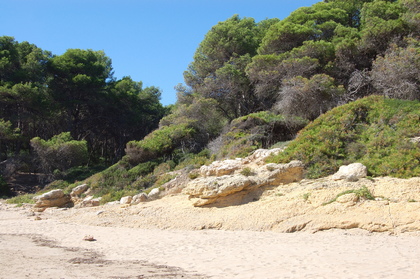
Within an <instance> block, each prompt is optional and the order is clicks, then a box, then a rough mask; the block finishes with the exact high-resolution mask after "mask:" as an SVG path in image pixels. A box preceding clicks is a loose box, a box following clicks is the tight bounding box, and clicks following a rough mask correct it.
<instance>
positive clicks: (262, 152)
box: [243, 148, 283, 165]
mask: <svg viewBox="0 0 420 279" xmlns="http://www.w3.org/2000/svg"><path fill="white" fill-rule="evenodd" d="M282 151H283V148H273V149H257V150H255V151H254V152H253V153H252V154H251V155H249V156H248V157H246V158H245V159H244V160H243V163H244V164H249V163H254V164H257V165H261V164H265V162H264V161H265V159H266V158H268V157H269V156H271V155H276V154H278V153H280V152H282Z"/></svg>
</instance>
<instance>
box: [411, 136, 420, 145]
mask: <svg viewBox="0 0 420 279" xmlns="http://www.w3.org/2000/svg"><path fill="white" fill-rule="evenodd" d="M410 142H412V143H416V144H420V137H415V138H410Z"/></svg>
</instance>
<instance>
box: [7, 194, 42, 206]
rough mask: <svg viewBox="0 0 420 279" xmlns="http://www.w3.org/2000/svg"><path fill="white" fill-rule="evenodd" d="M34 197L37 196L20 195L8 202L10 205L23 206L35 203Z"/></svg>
mask: <svg viewBox="0 0 420 279" xmlns="http://www.w3.org/2000/svg"><path fill="white" fill-rule="evenodd" d="M33 197H35V194H25V195H19V196H16V197H13V198H10V199H8V200H7V201H6V202H7V203H9V204H16V205H17V206H22V205H23V204H24V203H29V204H33V203H35V201H34V199H33Z"/></svg>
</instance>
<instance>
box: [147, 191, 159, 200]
mask: <svg viewBox="0 0 420 279" xmlns="http://www.w3.org/2000/svg"><path fill="white" fill-rule="evenodd" d="M159 195H160V190H159V188H154V189H152V191H150V193H149V194H148V195H147V197H148V199H150V200H153V199H157V198H159Z"/></svg>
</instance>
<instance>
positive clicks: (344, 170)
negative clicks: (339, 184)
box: [332, 163, 367, 181]
mask: <svg viewBox="0 0 420 279" xmlns="http://www.w3.org/2000/svg"><path fill="white" fill-rule="evenodd" d="M366 176H367V168H366V167H365V166H364V165H363V164H361V163H353V164H350V165H347V166H341V167H340V169H339V170H338V172H336V173H335V174H334V175H333V176H332V179H334V180H340V179H345V180H347V181H357V180H358V179H360V178H363V177H366Z"/></svg>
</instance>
